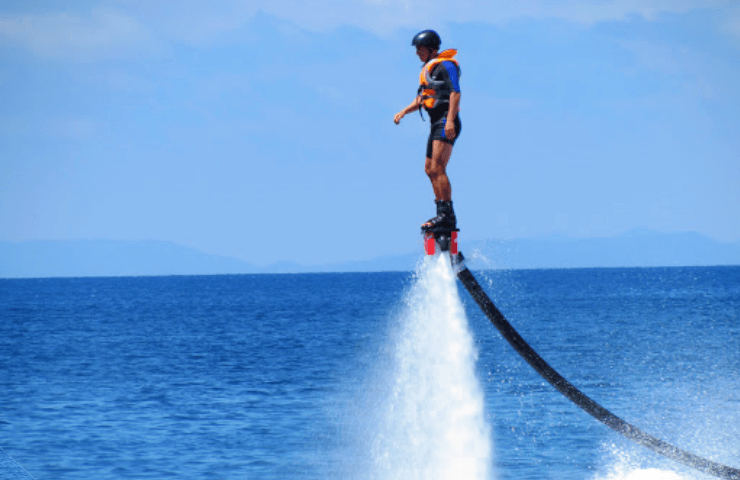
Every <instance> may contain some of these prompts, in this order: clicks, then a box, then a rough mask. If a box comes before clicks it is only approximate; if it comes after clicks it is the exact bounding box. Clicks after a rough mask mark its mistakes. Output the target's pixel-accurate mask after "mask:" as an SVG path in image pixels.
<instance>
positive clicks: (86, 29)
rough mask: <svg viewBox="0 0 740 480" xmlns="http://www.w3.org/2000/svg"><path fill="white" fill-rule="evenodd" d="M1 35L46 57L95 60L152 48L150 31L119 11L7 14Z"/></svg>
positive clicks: (1, 24)
mask: <svg viewBox="0 0 740 480" xmlns="http://www.w3.org/2000/svg"><path fill="white" fill-rule="evenodd" d="M0 37H5V38H6V39H8V40H11V41H15V42H18V43H20V44H22V45H24V46H25V47H27V48H28V49H30V50H31V51H33V52H35V53H36V54H38V55H40V56H44V57H58V58H70V57H71V58H73V59H76V60H83V61H84V60H92V59H97V58H100V57H103V56H106V57H107V56H111V55H120V54H125V53H126V52H130V51H131V50H135V51H137V52H140V51H142V50H153V49H155V48H156V43H157V42H156V41H155V40H154V38H153V36H152V34H151V32H150V31H149V30H148V29H147V28H146V27H145V26H144V25H142V24H141V23H140V22H138V21H137V20H136V19H135V18H134V17H132V16H130V15H128V14H126V13H123V12H121V11H119V10H112V9H103V8H97V9H94V10H92V11H90V12H84V13H78V12H75V13H66V12H64V13H45V14H17V15H4V16H3V17H2V19H0Z"/></svg>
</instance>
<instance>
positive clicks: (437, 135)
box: [427, 115, 462, 158]
mask: <svg viewBox="0 0 740 480" xmlns="http://www.w3.org/2000/svg"><path fill="white" fill-rule="evenodd" d="M445 125H447V117H442V119H440V120H438V121H437V122H435V123H432V131H431V132H429V140H427V158H432V144H433V143H434V141H435V140H442V141H443V142H445V143H449V144H450V145H454V144H455V140H457V139H458V138H460V132H461V131H462V123H461V122H460V116H459V115H458V116H457V117H455V133H456V135H455V138H454V139H453V140H450V139H449V138H447V136H446V135H445Z"/></svg>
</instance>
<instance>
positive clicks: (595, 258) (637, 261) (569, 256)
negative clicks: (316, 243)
mask: <svg viewBox="0 0 740 480" xmlns="http://www.w3.org/2000/svg"><path fill="white" fill-rule="evenodd" d="M460 247H461V249H462V250H463V251H464V252H465V255H466V257H467V258H468V263H469V264H470V265H471V267H474V268H481V269H532V268H592V267H664V266H698V265H740V242H734V243H721V242H717V241H714V240H712V239H709V238H707V237H705V236H702V235H700V234H697V233H675V234H663V233H655V232H650V231H645V230H635V231H632V232H628V233H626V234H624V235H620V236H617V237H610V238H589V239H573V238H567V237H549V238H540V239H524V240H486V241H478V242H469V243H461V245H460ZM419 248H420V250H421V245H420V246H419ZM421 256H422V253H421V251H420V252H414V253H409V254H407V255H398V256H384V257H378V258H375V259H372V260H367V261H359V262H350V263H338V264H327V265H321V266H304V265H300V264H297V263H292V262H281V263H276V264H273V265H270V266H267V267H259V266H255V265H252V264H249V263H247V262H243V261H241V260H238V259H235V258H229V257H222V256H216V255H209V254H207V253H203V252H200V251H198V250H195V249H191V248H187V247H182V246H179V245H176V244H173V243H169V242H157V241H108V240H85V241H29V242H0V278H35V277H87V276H143V275H214V274H241V273H298V272H377V271H411V270H414V268H415V266H416V264H417V263H418V262H419V260H420V258H421Z"/></svg>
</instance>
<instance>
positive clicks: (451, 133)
mask: <svg viewBox="0 0 740 480" xmlns="http://www.w3.org/2000/svg"><path fill="white" fill-rule="evenodd" d="M456 136H457V132H456V131H455V121H454V119H453V121H450V119H449V118H448V119H447V123H445V137H447V138H449V139H450V140H454V139H455V137H456Z"/></svg>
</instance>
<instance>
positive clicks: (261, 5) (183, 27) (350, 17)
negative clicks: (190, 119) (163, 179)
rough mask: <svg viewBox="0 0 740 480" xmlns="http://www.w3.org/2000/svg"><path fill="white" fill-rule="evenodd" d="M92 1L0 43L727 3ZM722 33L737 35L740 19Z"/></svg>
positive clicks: (95, 53)
mask: <svg viewBox="0 0 740 480" xmlns="http://www.w3.org/2000/svg"><path fill="white" fill-rule="evenodd" d="M105 5H106V3H105V2H102V1H101V2H97V3H96V2H90V3H89V4H88V7H87V10H86V11H59V10H58V11H56V12H46V13H26V14H4V15H2V16H0V38H2V37H5V38H6V39H9V40H11V41H15V42H17V43H20V44H21V45H23V46H25V47H27V48H28V49H30V50H31V51H33V52H35V53H36V54H38V55H41V56H45V57H63V58H70V57H71V58H75V59H80V60H94V59H97V58H101V57H109V56H117V55H121V54H125V53H127V52H132V51H133V52H135V53H141V52H142V51H156V50H158V49H159V46H160V45H162V44H167V43H180V42H184V43H188V44H201V43H206V42H210V41H212V40H213V39H214V38H217V37H218V36H220V35H223V34H224V33H228V32H232V31H235V30H238V29H240V28H242V27H244V26H245V25H246V24H248V23H249V22H250V21H251V20H252V19H253V18H254V16H255V15H256V14H257V13H258V12H264V13H266V14H268V15H271V16H274V17H277V18H279V19H282V20H285V21H288V22H290V23H292V24H294V25H296V26H298V27H299V28H303V29H306V30H310V31H326V30H331V29H334V28H337V27H340V26H353V27H358V28H361V29H364V30H368V31H372V32H374V33H376V34H378V35H387V34H390V33H391V32H393V31H394V30H396V29H398V28H421V27H422V26H433V27H435V28H440V26H441V25H444V24H445V23H447V22H468V21H474V22H479V23H488V24H496V25H501V24H506V23H507V22H511V21H515V20H517V19H522V18H533V19H547V18H555V19H560V20H563V21H569V22H574V23H578V24H582V25H585V26H589V25H593V24H596V23H599V22H604V21H624V20H628V19H630V18H635V17H639V18H645V19H648V20H651V19H655V18H657V17H659V16H660V15H661V14H666V13H686V12H689V11H691V10H694V9H700V8H708V7H716V6H722V5H731V3H728V0H611V1H600V2H593V1H590V0H561V1H552V0H519V1H517V2H511V1H510V0H493V1H489V2H480V1H478V0H458V1H457V2H455V5H454V8H450V3H449V0H314V1H312V2H305V1H303V0H223V1H219V2H200V1H195V0H182V1H178V2H151V3H150V2H137V1H132V2H125V3H118V4H116V8H111V7H107V6H105ZM734 18H735V20H732V21H729V23H727V26H726V28H727V29H728V30H730V31H732V32H738V34H740V20H738V18H739V17H738V16H735V17H734Z"/></svg>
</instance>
